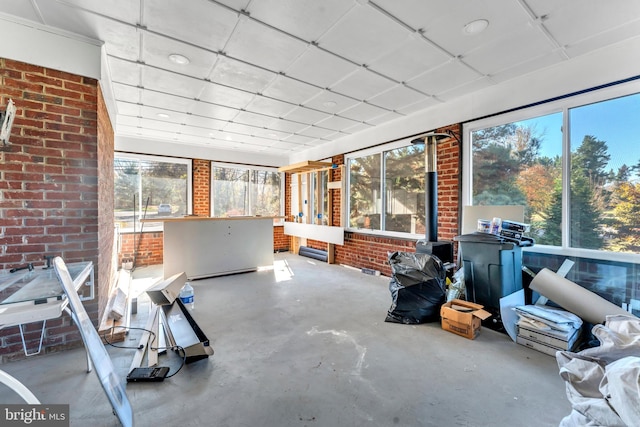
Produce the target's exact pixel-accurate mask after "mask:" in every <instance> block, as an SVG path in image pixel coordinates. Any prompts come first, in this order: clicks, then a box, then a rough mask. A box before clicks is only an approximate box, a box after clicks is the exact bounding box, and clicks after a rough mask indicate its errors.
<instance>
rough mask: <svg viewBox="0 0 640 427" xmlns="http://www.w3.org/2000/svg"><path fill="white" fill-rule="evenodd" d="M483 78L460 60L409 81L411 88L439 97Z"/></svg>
mask: <svg viewBox="0 0 640 427" xmlns="http://www.w3.org/2000/svg"><path fill="white" fill-rule="evenodd" d="M480 77H482V76H481V75H480V74H479V73H477V72H474V71H473V70H471V69H470V68H469V67H467V66H466V65H464V64H463V63H462V62H460V61H458V60H453V61H449V62H448V63H446V64H445V65H443V66H442V67H438V68H435V69H433V70H429V71H427V72H426V73H424V74H422V75H420V76H418V77H416V78H414V79H411V80H409V81H408V82H407V83H408V85H409V86H410V87H413V88H415V89H418V90H419V91H421V92H423V93H427V94H429V95H437V94H439V93H442V92H445V91H447V90H449V89H453V88H455V87H458V86H461V85H463V84H465V83H468V82H470V81H473V80H476V79H478V78H480Z"/></svg>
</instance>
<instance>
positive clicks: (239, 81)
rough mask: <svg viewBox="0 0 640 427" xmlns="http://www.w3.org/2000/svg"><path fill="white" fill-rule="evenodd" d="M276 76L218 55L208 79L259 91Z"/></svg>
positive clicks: (250, 90)
mask: <svg viewBox="0 0 640 427" xmlns="http://www.w3.org/2000/svg"><path fill="white" fill-rule="evenodd" d="M276 76H277V74H275V73H273V72H271V71H267V70H265V69H263V68H258V67H254V66H253V65H250V64H246V63H243V62H240V61H237V60H235V59H231V58H228V57H225V56H220V58H219V59H218V62H216V65H215V68H214V69H213V72H212V73H211V75H210V76H209V79H210V80H211V81H212V82H214V83H220V84H223V85H225V86H231V87H235V88H242V89H243V90H245V91H249V92H257V93H260V92H262V91H263V90H264V89H265V88H266V87H267V85H268V84H269V83H270V82H272V81H273V80H274V79H275V78H276Z"/></svg>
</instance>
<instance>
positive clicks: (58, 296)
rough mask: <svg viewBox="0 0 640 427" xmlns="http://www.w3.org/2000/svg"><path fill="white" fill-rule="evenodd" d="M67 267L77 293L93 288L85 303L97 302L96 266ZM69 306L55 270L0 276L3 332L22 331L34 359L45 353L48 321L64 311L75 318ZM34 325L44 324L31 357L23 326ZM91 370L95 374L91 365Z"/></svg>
mask: <svg viewBox="0 0 640 427" xmlns="http://www.w3.org/2000/svg"><path fill="white" fill-rule="evenodd" d="M67 267H68V268H69V273H70V274H71V277H72V278H73V284H74V286H75V289H76V291H79V290H80V288H81V287H82V286H83V285H85V286H89V287H90V291H89V295H88V296H86V297H83V298H82V299H85V300H90V299H93V298H94V288H95V286H94V273H93V262H91V261H84V262H75V263H69V264H67ZM68 303H69V301H68V300H67V298H66V295H65V293H64V290H63V289H62V286H61V285H60V281H59V280H58V277H57V276H56V273H55V270H54V269H53V268H50V269H43V268H42V267H35V268H34V269H33V270H32V271H28V270H20V271H17V272H15V273H9V272H8V271H6V270H4V271H2V272H0V329H3V328H7V327H10V326H19V327H20V337H21V338H22V348H23V350H24V353H25V355H26V356H33V355H36V354H39V353H40V351H42V340H43V338H44V331H45V329H46V324H47V320H49V319H55V318H58V317H60V316H62V312H63V311H66V312H67V313H68V314H69V315H71V314H72V313H71V312H70V311H69V310H68V307H67V305H68ZM72 317H73V316H72ZM32 322H42V332H41V335H40V343H39V345H38V350H37V351H36V352H31V353H30V352H29V351H28V350H27V346H26V343H25V339H24V331H23V325H25V324H27V323H32ZM87 370H89V371H90V370H91V366H90V365H88V367H87Z"/></svg>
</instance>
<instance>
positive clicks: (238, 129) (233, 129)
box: [223, 123, 256, 135]
mask: <svg viewBox="0 0 640 427" xmlns="http://www.w3.org/2000/svg"><path fill="white" fill-rule="evenodd" d="M223 130H224V131H225V132H230V133H236V134H241V135H253V134H254V132H255V130H256V128H255V127H253V126H247V125H244V124H242V123H227V124H226V125H225V127H224V129H223Z"/></svg>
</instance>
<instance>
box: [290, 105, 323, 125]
mask: <svg viewBox="0 0 640 427" xmlns="http://www.w3.org/2000/svg"><path fill="white" fill-rule="evenodd" d="M327 117H329V114H327V113H323V112H322V111H316V110H310V109H308V108H304V107H298V108H296V109H295V110H292V111H291V112H290V113H289V114H287V115H286V116H284V118H285V119H287V120H292V121H294V122H299V123H306V124H308V125H312V124H314V123H316V122H318V121H320V120H323V119H326V118H327Z"/></svg>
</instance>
